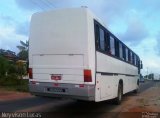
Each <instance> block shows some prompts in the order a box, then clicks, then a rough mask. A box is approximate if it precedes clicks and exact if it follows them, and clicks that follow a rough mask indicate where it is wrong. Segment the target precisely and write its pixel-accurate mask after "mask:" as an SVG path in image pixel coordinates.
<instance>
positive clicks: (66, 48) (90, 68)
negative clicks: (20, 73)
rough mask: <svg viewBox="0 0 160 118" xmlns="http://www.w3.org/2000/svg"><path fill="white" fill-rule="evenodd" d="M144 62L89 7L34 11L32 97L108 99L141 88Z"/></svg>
mask: <svg viewBox="0 0 160 118" xmlns="http://www.w3.org/2000/svg"><path fill="white" fill-rule="evenodd" d="M141 65H142V64H141V63H140V59H139V57H138V55H136V54H135V53H134V52H133V51H132V50H130V49H129V48H128V47H127V46H126V45H125V44H124V43H123V42H122V41H120V40H119V39H118V38H117V37H115V36H114V35H113V34H112V33H111V32H110V31H108V30H107V28H106V27H105V25H104V23H103V22H101V21H100V20H99V19H98V18H97V17H95V16H94V15H93V14H92V13H91V12H90V11H89V10H88V8H67V9H60V10H53V11H45V12H41V13H35V14H34V15H33V16H32V19H31V28H30V37H29V77H30V82H29V89H30V92H31V93H32V94H33V95H37V96H51V97H69V98H73V99H79V100H86V101H95V102H99V101H104V100H109V99H113V98H115V100H116V102H117V103H120V101H121V99H122V95H123V94H125V93H127V92H130V91H134V90H137V89H138V86H139V78H140V76H139V75H140V66H141Z"/></svg>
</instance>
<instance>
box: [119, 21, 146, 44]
mask: <svg viewBox="0 0 160 118" xmlns="http://www.w3.org/2000/svg"><path fill="white" fill-rule="evenodd" d="M147 36H149V32H148V30H147V28H146V26H145V25H144V24H143V23H142V22H141V21H140V20H134V21H131V22H130V23H129V24H128V27H127V29H126V31H125V32H124V33H123V34H119V37H120V39H121V40H123V41H125V42H127V43H129V44H130V45H137V44H139V43H140V42H141V41H142V40H144V39H145V38H146V37H147Z"/></svg>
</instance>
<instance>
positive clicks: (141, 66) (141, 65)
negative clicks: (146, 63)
mask: <svg viewBox="0 0 160 118" xmlns="http://www.w3.org/2000/svg"><path fill="white" fill-rule="evenodd" d="M140 68H141V69H143V64H142V61H141V64H140Z"/></svg>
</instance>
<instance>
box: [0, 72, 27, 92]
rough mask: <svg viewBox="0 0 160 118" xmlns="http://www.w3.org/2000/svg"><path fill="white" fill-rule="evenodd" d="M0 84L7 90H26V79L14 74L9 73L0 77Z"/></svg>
mask: <svg viewBox="0 0 160 118" xmlns="http://www.w3.org/2000/svg"><path fill="white" fill-rule="evenodd" d="M0 86H2V87H4V88H7V89H8V90H15V91H23V92H27V91H28V89H29V88H28V80H24V79H18V76H17V75H16V74H10V75H8V76H5V77H3V78H0Z"/></svg>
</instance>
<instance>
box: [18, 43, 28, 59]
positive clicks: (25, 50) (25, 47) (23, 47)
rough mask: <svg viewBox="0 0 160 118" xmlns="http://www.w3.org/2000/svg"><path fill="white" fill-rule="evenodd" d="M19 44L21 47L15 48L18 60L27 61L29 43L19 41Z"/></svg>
mask: <svg viewBox="0 0 160 118" xmlns="http://www.w3.org/2000/svg"><path fill="white" fill-rule="evenodd" d="M20 44H21V45H19V46H17V48H18V49H19V51H20V52H19V53H18V54H17V55H18V57H19V59H22V60H26V61H27V60H28V46H29V41H26V42H23V41H20Z"/></svg>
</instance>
